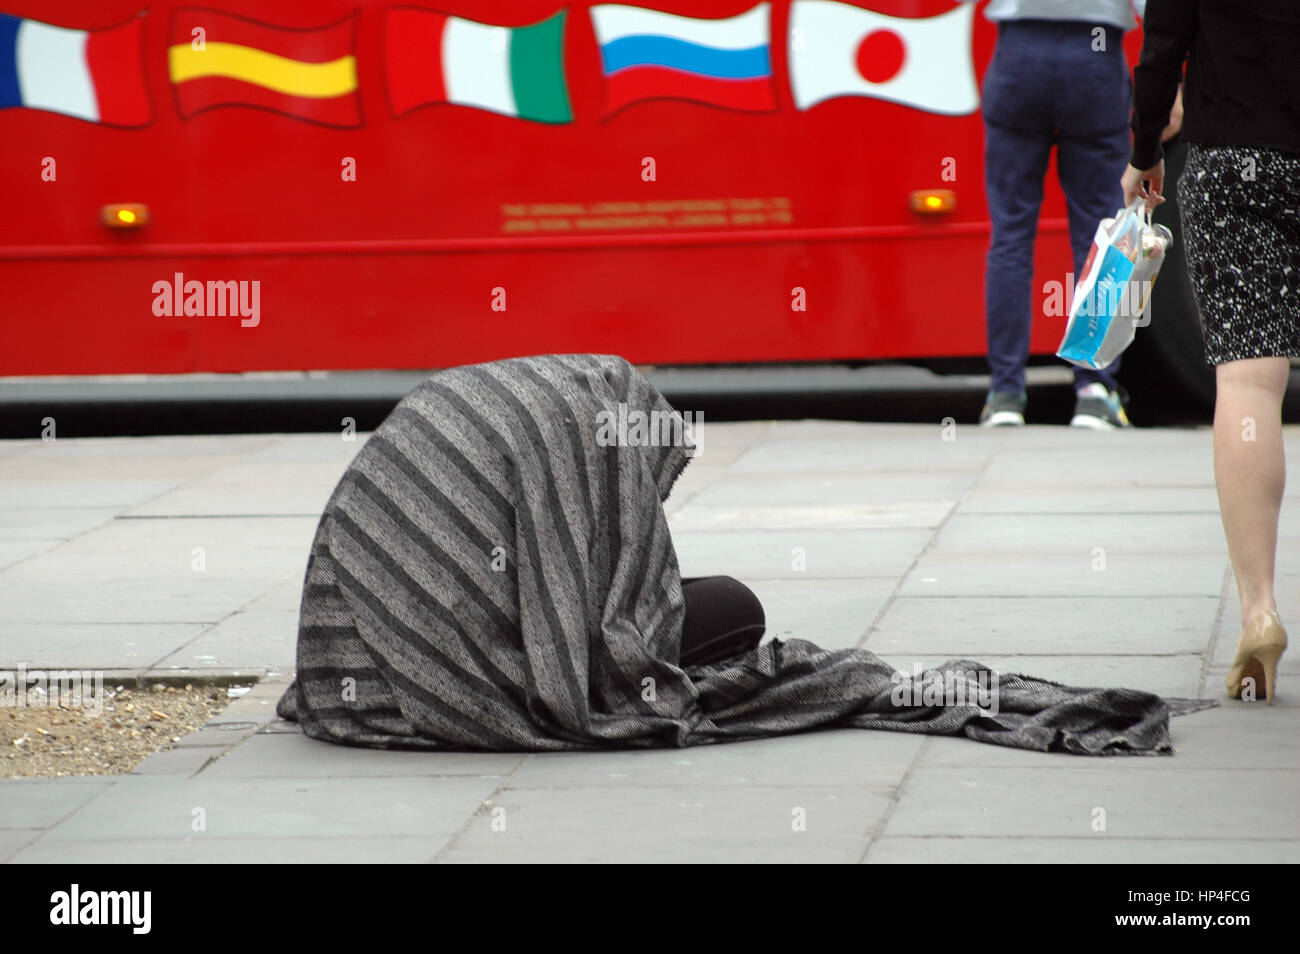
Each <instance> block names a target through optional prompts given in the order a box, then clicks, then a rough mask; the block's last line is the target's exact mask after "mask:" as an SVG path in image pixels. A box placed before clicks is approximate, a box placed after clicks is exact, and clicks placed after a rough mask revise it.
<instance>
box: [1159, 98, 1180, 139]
mask: <svg viewBox="0 0 1300 954" xmlns="http://www.w3.org/2000/svg"><path fill="white" fill-rule="evenodd" d="M1182 130H1183V84H1182V83H1179V84H1178V95H1177V96H1175V97H1174V108H1173V109H1171V110H1169V125H1167V126H1165V129H1164V132H1162V133H1161V134H1160V141H1161V142H1168V141H1169V140H1171V139H1173V138H1174V137H1175V136H1177V135H1178V134H1179V133H1180V132H1182Z"/></svg>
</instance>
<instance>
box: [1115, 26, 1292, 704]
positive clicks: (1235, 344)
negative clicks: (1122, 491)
mask: <svg viewBox="0 0 1300 954" xmlns="http://www.w3.org/2000/svg"><path fill="white" fill-rule="evenodd" d="M1143 31H1144V40H1143V45H1142V56H1141V59H1140V61H1139V63H1138V66H1137V68H1136V69H1135V70H1134V117H1133V128H1134V142H1133V154H1132V157H1131V158H1130V163H1129V168H1128V170H1127V171H1126V172H1125V174H1124V178H1123V187H1124V199H1125V202H1126V203H1127V202H1131V201H1133V199H1134V198H1135V197H1137V196H1139V195H1140V196H1142V197H1144V198H1145V199H1146V200H1147V205H1148V206H1150V207H1153V206H1155V205H1156V204H1158V203H1160V202H1163V201H1164V199H1163V197H1162V195H1161V193H1162V191H1163V189H1164V159H1163V151H1162V149H1161V145H1160V135H1161V131H1162V130H1163V129H1164V127H1165V124H1166V123H1167V121H1168V117H1169V109H1170V106H1171V105H1172V104H1173V102H1174V97H1175V95H1176V94H1177V92H1178V89H1179V84H1180V82H1183V63H1184V60H1186V62H1187V73H1186V81H1185V88H1184V90H1183V110H1184V114H1183V130H1182V132H1183V138H1184V139H1186V140H1187V141H1188V143H1189V148H1188V156H1187V165H1186V168H1185V170H1184V172H1183V175H1182V178H1181V179H1180V180H1179V184H1178V185H1179V189H1178V194H1179V213H1180V216H1181V221H1182V227H1183V235H1184V237H1185V241H1186V243H1187V247H1186V253H1187V264H1188V273H1189V275H1190V277H1191V281H1192V288H1193V291H1194V293H1195V296H1196V303H1197V308H1198V310H1199V312H1200V317H1201V324H1202V328H1203V330H1204V334H1205V357H1206V361H1207V363H1209V364H1210V365H1212V366H1214V367H1215V375H1216V381H1217V387H1218V396H1217V399H1216V401H1215V411H1214V479H1215V485H1216V486H1217V488H1218V494H1219V509H1220V512H1221V515H1222V519H1223V529H1224V534H1225V536H1226V537H1227V542H1228V553H1229V556H1230V557H1231V560H1232V567H1233V571H1234V573H1235V574H1236V577H1237V589H1238V593H1239V595H1240V598H1241V624H1242V632H1241V637H1240V640H1239V642H1238V647H1237V653H1236V656H1235V657H1234V659H1233V662H1232V666H1231V667H1230V668H1229V670H1228V673H1227V676H1226V678H1225V684H1226V688H1227V691H1228V694H1229V695H1230V696H1232V697H1234V698H1236V697H1241V696H1243V695H1245V696H1246V697H1247V698H1249V697H1250V696H1251V694H1252V693H1254V694H1258V693H1260V692H1262V693H1264V694H1265V695H1266V696H1267V699H1268V701H1269V703H1270V704H1271V703H1272V702H1273V697H1274V694H1275V691H1276V681H1277V663H1278V659H1279V658H1280V657H1281V655H1282V652H1283V650H1284V649H1285V648H1286V644H1287V637H1286V630H1285V629H1284V628H1283V626H1282V621H1281V619H1280V618H1279V617H1278V614H1277V603H1276V602H1275V600H1274V595H1273V573H1274V561H1275V556H1276V551H1277V528H1278V514H1279V511H1280V508H1281V505H1282V491H1283V487H1284V485H1285V482H1286V462H1285V457H1284V453H1283V444H1282V420H1281V417H1282V413H1281V412H1282V398H1283V396H1284V395H1285V393H1286V387H1287V380H1288V377H1289V373H1290V362H1289V360H1288V358H1289V357H1292V356H1300V4H1296V3H1295V0H1148V3H1147V7H1146V18H1145V20H1144V22H1143Z"/></svg>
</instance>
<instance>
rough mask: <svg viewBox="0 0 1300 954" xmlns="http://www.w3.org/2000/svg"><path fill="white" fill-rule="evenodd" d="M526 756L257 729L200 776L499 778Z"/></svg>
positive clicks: (272, 777)
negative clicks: (386, 745)
mask: <svg viewBox="0 0 1300 954" xmlns="http://www.w3.org/2000/svg"><path fill="white" fill-rule="evenodd" d="M525 758H527V756H526V755H523V754H520V753H511V752H414V751H386V750H381V749H358V748H346V747H344V746H338V745H332V744H331V743H329V742H321V741H318V740H316V739H309V738H307V737H306V736H305V735H302V734H301V733H297V734H290V733H274V734H257V735H253V736H252V737H251V738H249V739H247V740H246V741H244V742H241V743H240V744H239V745H238V746H236V747H235V748H233V749H230V750H228V751H227V752H226V753H225V754H224V755H223V756H222V757H221V758H220V759H219V760H217V761H215V762H213V763H212V764H211V765H209V766H208V767H207V768H205V769H204V770H203V775H202V777H203V778H204V779H209V778H213V779H232V778H246V779H258V778H266V779H274V778H331V777H338V776H345V775H346V776H349V777H356V778H402V777H410V776H419V777H424V776H448V777H457V776H467V777H474V778H489V777H490V778H504V777H505V776H507V775H509V774H510V773H511V772H512V771H514V770H515V769H516V768H517V767H518V766H519V764H520V763H521V762H522V761H523V760H524V759H525Z"/></svg>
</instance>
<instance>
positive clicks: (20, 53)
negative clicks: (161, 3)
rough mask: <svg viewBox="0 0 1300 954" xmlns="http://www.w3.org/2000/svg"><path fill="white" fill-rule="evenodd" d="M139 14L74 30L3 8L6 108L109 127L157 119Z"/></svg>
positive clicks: (2, 102)
mask: <svg viewBox="0 0 1300 954" xmlns="http://www.w3.org/2000/svg"><path fill="white" fill-rule="evenodd" d="M143 23H144V21H143V20H142V19H141V18H140V17H133V18H132V19H130V20H128V21H127V22H126V23H123V24H121V25H119V26H115V27H109V28H108V29H104V30H69V29H65V28H64V27H58V26H52V25H51V24H49V23H42V22H41V21H39V20H24V19H21V18H19V17H13V16H9V15H8V14H4V13H0V109H4V108H5V107H9V106H25V107H26V108H28V109H44V110H48V111H49V112H52V113H62V114H63V115H65V116H75V117H76V118H77V119H86V120H89V121H90V122H92V123H104V124H106V125H109V126H146V125H148V124H149V123H150V122H151V121H152V119H153V113H152V110H151V109H150V106H149V94H148V93H147V92H146V90H145V85H144V59H143V56H142V55H141V54H142V50H143V47H142V46H141V36H142V35H143V32H144V29H143Z"/></svg>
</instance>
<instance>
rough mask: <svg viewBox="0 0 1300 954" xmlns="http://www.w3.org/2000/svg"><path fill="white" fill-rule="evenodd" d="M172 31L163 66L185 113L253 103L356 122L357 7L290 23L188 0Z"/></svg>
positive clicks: (338, 122) (332, 121) (333, 121)
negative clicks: (321, 23)
mask: <svg viewBox="0 0 1300 954" xmlns="http://www.w3.org/2000/svg"><path fill="white" fill-rule="evenodd" d="M171 36H172V42H171V46H170V47H169V48H168V50H167V66H168V70H169V71H170V74H171V80H172V89H173V90H174V91H175V94H176V105H177V108H178V109H179V111H180V114H181V115H182V116H184V117H187V118H188V117H190V116H194V115H195V114H197V113H201V112H204V111H205V110H208V109H212V108H214V107H217V106H254V107H259V108H261V109H269V110H272V111H274V112H277V113H284V114H286V115H288V116H295V117H297V118H298V119H306V120H308V121H310V122H317V123H323V124H325V125H327V126H360V125H361V100H360V97H359V96H358V94H357V59H356V20H355V14H354V15H353V16H350V17H348V18H347V19H345V20H341V21H339V22H338V23H335V24H333V25H332V26H326V27H320V28H317V29H309V30H294V29H287V28H285V27H276V26H268V25H267V24H264V23H256V22H254V21H252V20H245V19H243V18H241V17H235V16H231V15H230V14H228V13H218V12H216V11H214V10H201V9H194V8H185V9H180V10H177V11H175V13H174V14H173V16H172V33H171Z"/></svg>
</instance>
